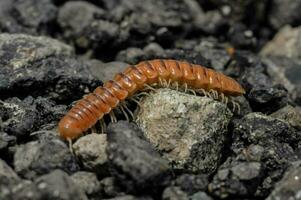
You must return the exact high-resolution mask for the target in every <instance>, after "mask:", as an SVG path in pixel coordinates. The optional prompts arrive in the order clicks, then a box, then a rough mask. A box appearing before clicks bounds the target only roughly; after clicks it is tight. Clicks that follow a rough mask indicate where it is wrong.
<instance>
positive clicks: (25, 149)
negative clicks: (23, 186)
mask: <svg viewBox="0 0 301 200" xmlns="http://www.w3.org/2000/svg"><path fill="white" fill-rule="evenodd" d="M14 166H15V170H16V172H17V173H18V174H19V175H20V176H21V177H25V178H27V179H33V178H36V177H37V176H39V175H43V174H47V173H49V172H51V171H53V170H54V169H62V170H64V171H67V172H74V171H76V170H77V169H78V165H77V163H76V162H75V159H74V157H73V156H72V154H71V152H70V150H69V148H68V147H67V146H66V145H65V144H64V143H63V142H62V141H60V140H57V139H55V140H46V141H33V142H28V143H26V144H24V145H20V146H19V147H18V148H17V150H16V153H15V155H14Z"/></svg>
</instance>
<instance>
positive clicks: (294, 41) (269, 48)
mask: <svg viewBox="0 0 301 200" xmlns="http://www.w3.org/2000/svg"><path fill="white" fill-rule="evenodd" d="M300 6H301V4H300ZM300 8H301V7H300ZM300 20H301V18H300ZM300 22H301V21H300ZM300 34H301V27H296V28H292V27H291V26H289V25H287V26H284V27H283V28H281V29H280V30H279V32H278V33H277V34H276V35H275V37H274V38H273V40H271V41H270V42H268V43H267V44H266V45H265V46H264V47H263V48H262V50H261V52H260V54H261V55H264V56H283V57H288V58H301V53H300V52H301V38H300Z"/></svg>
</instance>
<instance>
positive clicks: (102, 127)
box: [99, 118, 106, 134]
mask: <svg viewBox="0 0 301 200" xmlns="http://www.w3.org/2000/svg"><path fill="white" fill-rule="evenodd" d="M99 124H100V129H101V134H104V133H105V129H106V123H105V121H104V119H103V118H102V119H101V120H100V121H99Z"/></svg>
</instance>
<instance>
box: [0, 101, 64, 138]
mask: <svg viewBox="0 0 301 200" xmlns="http://www.w3.org/2000/svg"><path fill="white" fill-rule="evenodd" d="M0 111H1V112H0V118H1V120H2V123H1V124H0V127H1V128H2V129H3V131H5V132H7V133H8V134H9V135H14V136H16V137H17V138H24V137H25V136H28V134H29V133H32V132H34V131H36V130H38V129H39V128H41V126H42V125H45V124H49V123H56V122H57V120H58V119H59V118H60V117H61V116H62V115H63V113H64V112H65V107H64V106H56V105H55V103H54V102H53V101H51V100H49V99H47V98H40V97H38V98H37V99H34V98H32V97H27V98H25V99H24V100H23V101H21V100H19V99H18V98H11V99H7V100H6V101H1V100H0Z"/></svg>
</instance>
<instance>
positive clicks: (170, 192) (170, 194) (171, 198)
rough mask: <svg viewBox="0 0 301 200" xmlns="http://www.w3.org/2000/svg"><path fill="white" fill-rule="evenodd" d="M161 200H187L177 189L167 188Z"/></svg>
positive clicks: (183, 193) (184, 194)
mask: <svg viewBox="0 0 301 200" xmlns="http://www.w3.org/2000/svg"><path fill="white" fill-rule="evenodd" d="M162 199H163V200H188V196H187V194H186V193H185V192H183V191H182V190H181V189H180V188H179V187H168V188H166V189H165V190H164V191H163V194H162Z"/></svg>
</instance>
